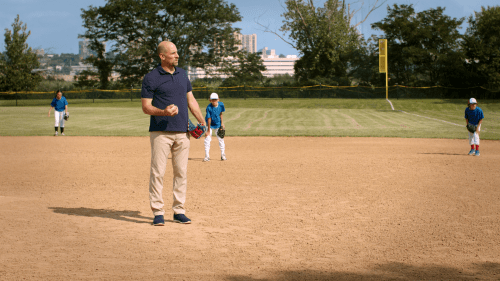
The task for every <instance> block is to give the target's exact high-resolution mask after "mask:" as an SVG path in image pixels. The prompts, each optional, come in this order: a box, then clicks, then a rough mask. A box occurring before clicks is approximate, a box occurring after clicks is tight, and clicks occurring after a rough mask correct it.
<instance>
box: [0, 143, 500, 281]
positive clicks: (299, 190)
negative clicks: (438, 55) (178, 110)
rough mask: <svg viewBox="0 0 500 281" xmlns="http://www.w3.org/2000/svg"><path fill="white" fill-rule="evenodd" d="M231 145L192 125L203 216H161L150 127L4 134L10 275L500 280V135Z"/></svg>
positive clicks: (4, 222)
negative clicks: (208, 149)
mask: <svg viewBox="0 0 500 281" xmlns="http://www.w3.org/2000/svg"><path fill="white" fill-rule="evenodd" d="M226 146H227V157H228V161H226V162H222V161H219V160H218V158H219V157H220V153H219V150H218V147H217V144H216V143H215V142H213V148H212V155H211V156H212V159H214V160H212V161H210V162H207V163H205V162H202V158H203V155H204V152H203V142H202V141H201V140H192V142H191V152H190V161H189V171H188V175H189V182H188V198H187V202H186V203H187V204H186V208H187V215H188V217H190V218H191V219H192V220H193V223H192V224H191V225H181V224H176V223H171V221H167V223H166V225H165V226H163V227H154V226H152V213H151V210H150V209H149V200H148V176H149V163H150V146H149V138H147V137H68V136H66V137H0V147H1V150H0V175H1V176H0V182H1V183H0V238H1V239H0V241H1V243H0V253H1V254H0V279H1V280H24V279H26V280H241V281H250V280H280V281H285V280H477V279H480V280H500V169H499V167H500V164H499V163H500V142H499V141H482V143H481V153H482V155H481V156H479V157H474V156H468V155H466V153H467V152H468V150H469V146H468V144H467V141H466V140H443V139H392V138H306V137H296V138H286V137H275V138H274V137H228V138H226ZM171 173H172V168H171V165H169V167H168V168H167V175H166V177H165V178H166V180H165V183H166V189H165V191H164V198H165V203H166V206H167V208H168V206H170V205H171V202H172V201H171V200H172V193H171ZM197 179H198V180H197ZM171 216H172V213H171V211H170V212H168V211H167V213H166V219H168V220H170V219H171Z"/></svg>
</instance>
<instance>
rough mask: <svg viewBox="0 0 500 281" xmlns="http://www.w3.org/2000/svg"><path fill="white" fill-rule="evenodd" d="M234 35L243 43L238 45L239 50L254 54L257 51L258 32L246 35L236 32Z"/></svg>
mask: <svg viewBox="0 0 500 281" xmlns="http://www.w3.org/2000/svg"><path fill="white" fill-rule="evenodd" d="M234 37H235V38H236V40H238V41H240V43H241V44H237V45H236V47H238V51H239V50H245V51H247V52H249V53H252V54H253V53H256V52H257V34H251V35H244V34H240V33H237V32H235V33H234Z"/></svg>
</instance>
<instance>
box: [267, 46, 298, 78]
mask: <svg viewBox="0 0 500 281" xmlns="http://www.w3.org/2000/svg"><path fill="white" fill-rule="evenodd" d="M268 53H269V54H268ZM261 57H262V60H263V61H264V63H263V64H264V66H265V67H266V70H265V71H263V72H262V75H264V76H266V77H274V76H275V75H285V74H288V75H290V76H293V75H294V74H295V70H294V68H293V67H294V65H295V62H296V61H297V60H299V58H298V57H297V56H296V55H287V56H286V57H285V58H280V57H279V55H276V51H275V50H274V49H271V50H268V49H267V47H264V49H262V55H261Z"/></svg>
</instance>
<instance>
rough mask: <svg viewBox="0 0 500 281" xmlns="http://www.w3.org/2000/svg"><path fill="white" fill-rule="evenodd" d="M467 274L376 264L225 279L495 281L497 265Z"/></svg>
mask: <svg viewBox="0 0 500 281" xmlns="http://www.w3.org/2000/svg"><path fill="white" fill-rule="evenodd" d="M470 267H471V268H469V269H468V270H463V269H461V268H459V267H457V268H455V267H449V266H446V265H424V266H418V265H417V266H415V265H410V264H404V263H395V262H392V263H391V262H390V263H385V264H376V265H375V266H373V267H372V268H368V269H366V270H364V272H362V273H360V272H355V271H352V272H351V271H338V270H335V269H331V270H321V271H320V270H311V269H307V268H305V269H300V268H299V269H295V270H285V271H277V272H271V274H272V275H271V274H270V275H271V276H272V277H267V278H266V277H265V276H259V277H258V278H254V277H251V276H238V275H229V276H227V277H226V278H225V280H228V281H257V280H258V281H271V280H272V281H290V280H297V281H298V280H317V281H330V280H347V281H350V280H352V281H357V280H384V281H385V280H387V281H389V280H392V281H394V280H470V281H472V280H499V277H500V264H499V263H496V262H478V263H475V264H472V265H471V266H470ZM257 273H258V272H257Z"/></svg>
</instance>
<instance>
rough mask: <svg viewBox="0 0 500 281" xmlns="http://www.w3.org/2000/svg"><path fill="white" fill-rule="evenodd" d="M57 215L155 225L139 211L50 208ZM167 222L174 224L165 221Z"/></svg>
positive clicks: (150, 218) (151, 219)
mask: <svg viewBox="0 0 500 281" xmlns="http://www.w3.org/2000/svg"><path fill="white" fill-rule="evenodd" d="M49 209H51V210H53V211H54V213H57V214H65V215H70V216H82V217H101V218H107V219H115V220H120V221H126V222H134V223H146V224H153V218H152V216H151V217H145V216H142V215H140V212H139V211H129V210H124V211H119V210H107V209H92V208H84V207H81V208H64V207H49ZM165 222H173V220H172V221H169V220H165Z"/></svg>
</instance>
